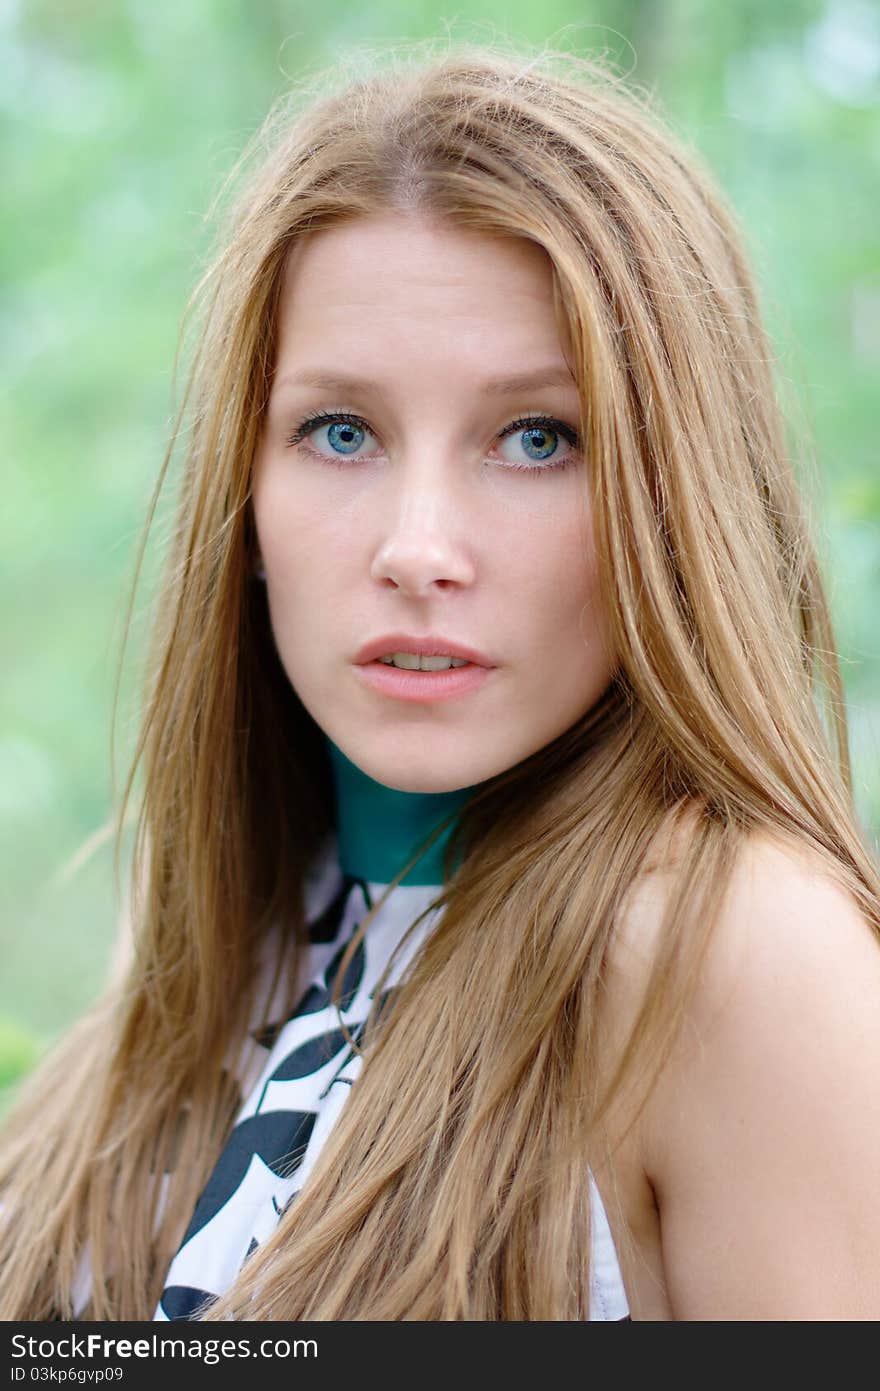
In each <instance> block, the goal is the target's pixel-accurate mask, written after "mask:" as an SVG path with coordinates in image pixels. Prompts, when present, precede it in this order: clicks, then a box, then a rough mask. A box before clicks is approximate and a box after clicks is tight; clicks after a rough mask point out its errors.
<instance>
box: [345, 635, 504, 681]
mask: <svg viewBox="0 0 880 1391" xmlns="http://www.w3.org/2000/svg"><path fill="white" fill-rule="evenodd" d="M391 652H412V653H414V654H417V655H418V656H420V657H440V656H446V657H461V658H462V659H463V660H464V661H466V662H472V663H473V665H474V666H477V667H487V668H490V669H491V668H492V667H494V666H495V665H496V663H495V662H493V661H492V659H491V657H487V656H486V653H485V652H480V651H479V650H478V648H476V647H467V646H465V644H464V643H461V642H455V641H453V639H452V638H445V637H443V636H442V635H441V634H436V633H428V634H427V636H425V637H421V638H418V637H414V636H413V634H412V633H384V634H383V635H382V636H381V637H378V638H373V639H372V640H371V641H370V642H366V643H364V645H363V647H362V648H361V649H360V651H359V652H358V654H357V656H356V657H355V659H354V660H355V665H356V666H366V665H367V663H368V662H374V661H376V659H377V658H378V657H387V656H388V655H389V653H391ZM392 670H394V668H392ZM423 674H424V673H423Z"/></svg>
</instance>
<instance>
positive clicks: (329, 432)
mask: <svg viewBox="0 0 880 1391" xmlns="http://www.w3.org/2000/svg"><path fill="white" fill-rule="evenodd" d="M303 440H308V444H309V448H311V449H313V450H314V452H315V453H316V454H321V455H322V456H323V457H324V458H325V459H332V458H333V457H334V455H335V456H336V457H337V458H350V457H352V456H355V455H357V452H358V450H359V449H361V448H362V447H363V445H364V442H365V441H366V440H370V441H372V443H373V444H374V445H375V444H376V443H377V440H376V438H375V436H374V435H373V434H371V432H370V431H369V430H368V429H367V427H366V424H365V422H364V421H362V420H360V419H359V418H358V417H357V416H354V415H348V414H347V413H345V412H342V413H339V412H336V413H334V414H331V413H330V412H329V411H321V412H320V413H319V414H318V415H313V416H311V417H310V418H309V419H308V420H304V421H303V422H302V424H301V425H299V426H298V427H297V429H296V430H295V431H294V432H293V434H292V435H291V436H290V437H289V439H288V441H287V443H288V444H300V443H302V441H303ZM322 446H327V448H324V447H322Z"/></svg>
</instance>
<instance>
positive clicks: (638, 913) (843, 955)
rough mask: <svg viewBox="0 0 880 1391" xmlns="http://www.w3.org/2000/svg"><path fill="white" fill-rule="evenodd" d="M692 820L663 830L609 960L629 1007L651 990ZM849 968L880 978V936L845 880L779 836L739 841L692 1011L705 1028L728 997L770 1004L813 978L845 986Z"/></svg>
mask: <svg viewBox="0 0 880 1391" xmlns="http://www.w3.org/2000/svg"><path fill="white" fill-rule="evenodd" d="M696 817H697V813H696V812H695V811H690V812H688V813H686V814H685V815H684V816H682V817H681V818H680V819H678V820H677V821H675V822H671V821H670V822H669V823H667V824H665V825H664V826H663V827H662V829H661V831H660V832H659V833H658V836H657V837H656V840H655V842H654V844H653V845H652V848H651V851H650V853H649V855H648V856H647V858H646V861H645V864H644V866H643V869H642V872H641V873H640V874H639V875H638V877H637V878H636V880H635V881H634V883H633V884H632V886H631V888H630V890H629V892H628V894H627V897H626V900H625V903H624V907H623V911H622V913H621V915H620V919H619V921H618V924H617V927H616V932H615V937H614V940H613V943H612V947H611V950H610V953H609V976H610V978H612V979H613V980H614V981H615V984H616V987H617V989H618V990H619V991H620V992H621V993H622V994H623V995H624V996H626V997H627V998H630V997H631V998H632V999H633V1000H635V999H636V998H638V997H640V996H641V995H642V994H643V993H644V991H645V989H646V988H647V985H648V980H649V976H650V971H651V967H652V965H653V962H654V960H655V958H656V954H657V950H658V948H659V945H660V942H659V934H660V932H661V928H662V923H663V917H664V913H665V911H666V908H667V905H668V901H669V896H670V894H671V892H672V891H673V889H674V887H675V886H676V883H677V876H678V873H679V870H680V868H681V865H682V861H683V859H684V857H685V855H686V852H687V849H688V847H689V845H690V842H691V839H692V837H693V834H694V830H695V826H696ZM854 968H857V969H859V970H861V968H864V969H865V970H866V971H867V978H868V979H869V980H870V978H871V976H872V975H873V974H874V972H876V971H878V970H880V936H878V933H877V931H876V930H875V928H874V927H873V926H872V924H871V923H870V922H869V920H868V918H867V916H866V915H865V913H864V912H863V910H862V909H861V907H860V906H859V904H858V903H857V901H856V899H855V897H854V896H853V894H852V893H851V892H850V890H849V888H848V887H847V885H846V878H845V875H844V873H843V872H842V870H838V869H837V868H836V867H835V865H834V864H833V862H831V861H829V860H828V859H826V857H825V856H823V855H821V854H820V853H819V852H818V851H816V850H814V849H812V848H811V847H809V846H808V845H806V844H805V843H803V842H800V841H797V840H795V839H794V837H789V836H784V835H783V834H782V833H779V832H776V831H770V830H764V829H761V830H758V831H755V832H753V833H752V834H751V835H750V836H748V837H747V838H745V839H744V840H743V841H742V843H741V845H740V846H739V848H738V851H737V856H736V861H735V864H734V866H733V869H732V872H731V875H730V879H729V882H728V884H727V888H726V892H725V895H724V898H723V900H722V902H721V905H720V908H719V911H718V913H717V915H716V917H715V920H714V922H713V923H712V924H711V925H710V934H709V944H708V949H707V953H706V957H705V962H704V969H703V971H702V972H701V974H700V978H699V982H698V985H697V989H696V992H695V996H694V1008H695V1009H696V1010H697V1011H699V1012H700V1014H701V1015H703V1014H705V1015H706V1017H707V1018H708V1016H709V1015H711V1014H714V1012H715V1011H717V1010H718V1009H719V1008H722V1007H723V1006H724V1005H725V1004H727V1003H730V1001H731V997H732V995H736V994H739V995H747V994H748V993H749V992H750V991H751V990H752V989H757V990H758V993H759V996H760V997H761V998H764V999H766V998H767V997H768V994H773V992H774V989H776V990H781V991H783V992H785V991H786V990H789V991H790V990H791V989H794V988H796V987H797V986H798V984H799V985H800V986H801V987H802V986H804V985H806V984H807V983H808V981H809V978H810V976H811V974H812V975H813V976H819V977H821V981H822V983H823V984H824V985H825V986H828V985H829V984H830V983H831V981H832V980H833V979H834V977H835V976H838V975H839V976H840V977H841V978H846V979H849V978H851V976H852V972H853V969H854ZM816 983H817V984H818V979H817V981H816ZM868 988H869V989H870V986H869V987H868Z"/></svg>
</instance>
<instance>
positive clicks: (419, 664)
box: [379, 652, 467, 671]
mask: <svg viewBox="0 0 880 1391" xmlns="http://www.w3.org/2000/svg"><path fill="white" fill-rule="evenodd" d="M379 661H380V662H385V663H386V665H387V666H392V667H404V668H405V670H407V671H447V670H448V668H449V667H466V666H467V662H466V661H465V659H464V657H425V656H423V655H422V654H421V653H419V652H391V653H389V654H388V656H387V657H380V658H379Z"/></svg>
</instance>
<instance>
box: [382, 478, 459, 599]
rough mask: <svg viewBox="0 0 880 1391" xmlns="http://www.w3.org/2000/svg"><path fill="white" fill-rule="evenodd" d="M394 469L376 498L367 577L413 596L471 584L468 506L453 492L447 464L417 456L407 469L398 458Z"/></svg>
mask: <svg viewBox="0 0 880 1391" xmlns="http://www.w3.org/2000/svg"><path fill="white" fill-rule="evenodd" d="M394 472H395V474H396V477H395V478H394V480H393V484H392V488H391V489H390V490H388V491H384V490H383V495H382V499H381V506H382V517H381V519H380V523H379V525H380V533H379V535H380V539H379V542H378V544H377V546H376V550H375V554H374V557H373V562H372V565H371V571H370V573H371V577H372V578H373V579H375V580H377V581H379V583H391V584H393V585H394V586H395V587H396V588H397V589H400V590H401V591H403V592H404V593H406V594H408V595H411V596H413V597H419V596H422V595H426V594H430V593H431V592H432V591H433V590H434V589H435V588H438V589H446V588H447V587H448V586H449V585H469V584H472V583H473V580H474V575H475V566H474V557H473V553H472V550H471V547H470V545H469V544H468V542H467V540H466V535H470V534H471V531H470V528H469V526H468V517H467V515H466V514H467V508H466V506H465V505H464V503H463V500H462V499H461V497H460V496H457V495H456V492H455V489H454V486H453V483H452V480H451V478H450V476H449V474H450V470H449V468H448V466H447V467H444V465H443V463H441V462H440V461H439V460H437V459H429V458H422V459H421V461H420V462H419V463H418V464H416V465H413V466H412V467H410V466H409V465H408V464H407V463H406V461H401V463H400V467H399V470H395V471H394Z"/></svg>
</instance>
